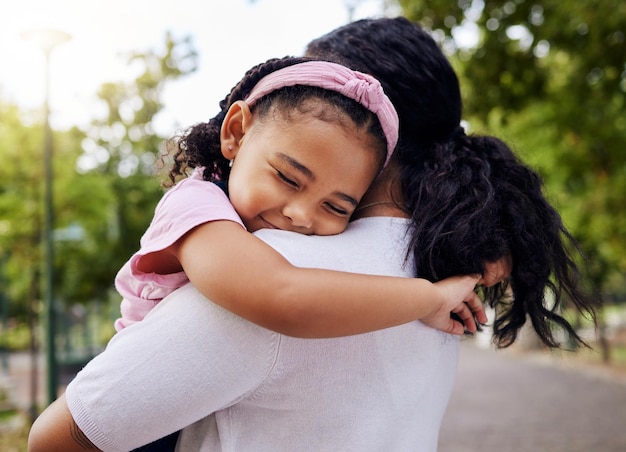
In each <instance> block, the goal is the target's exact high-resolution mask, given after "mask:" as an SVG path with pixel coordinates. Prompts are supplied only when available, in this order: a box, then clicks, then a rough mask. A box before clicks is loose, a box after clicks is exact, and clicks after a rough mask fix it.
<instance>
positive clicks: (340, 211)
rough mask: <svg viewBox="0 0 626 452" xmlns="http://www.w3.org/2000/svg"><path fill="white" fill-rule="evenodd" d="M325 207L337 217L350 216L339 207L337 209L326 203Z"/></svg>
mask: <svg viewBox="0 0 626 452" xmlns="http://www.w3.org/2000/svg"><path fill="white" fill-rule="evenodd" d="M326 206H327V207H328V208H329V209H330V210H331V211H332V212H334V213H336V214H337V215H341V216H348V215H350V213H349V212H348V211H347V210H346V209H342V208H341V207H337V206H335V205H333V204H330V203H326Z"/></svg>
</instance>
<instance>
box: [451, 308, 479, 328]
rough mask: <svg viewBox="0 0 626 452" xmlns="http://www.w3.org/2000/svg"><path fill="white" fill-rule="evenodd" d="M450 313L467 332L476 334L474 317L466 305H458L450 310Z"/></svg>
mask: <svg viewBox="0 0 626 452" xmlns="http://www.w3.org/2000/svg"><path fill="white" fill-rule="evenodd" d="M452 312H453V313H455V314H456V315H457V316H458V317H459V319H460V320H461V322H462V323H463V325H465V328H466V329H467V330H468V331H470V332H472V333H475V332H476V321H475V320H474V315H473V314H472V311H471V310H470V308H469V307H468V305H467V304H466V303H460V304H459V305H457V306H456V307H455V308H454V309H453V310H452Z"/></svg>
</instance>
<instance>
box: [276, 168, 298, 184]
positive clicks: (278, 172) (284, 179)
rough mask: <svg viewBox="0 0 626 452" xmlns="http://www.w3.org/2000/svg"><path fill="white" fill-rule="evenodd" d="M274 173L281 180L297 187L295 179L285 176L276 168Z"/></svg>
mask: <svg viewBox="0 0 626 452" xmlns="http://www.w3.org/2000/svg"><path fill="white" fill-rule="evenodd" d="M276 175H277V176H278V178H279V179H280V180H282V181H283V182H285V183H286V184H288V185H291V186H292V187H294V188H298V183H297V182H296V181H294V180H293V179H289V178H288V177H287V176H285V175H284V174H283V173H281V172H280V171H278V170H276Z"/></svg>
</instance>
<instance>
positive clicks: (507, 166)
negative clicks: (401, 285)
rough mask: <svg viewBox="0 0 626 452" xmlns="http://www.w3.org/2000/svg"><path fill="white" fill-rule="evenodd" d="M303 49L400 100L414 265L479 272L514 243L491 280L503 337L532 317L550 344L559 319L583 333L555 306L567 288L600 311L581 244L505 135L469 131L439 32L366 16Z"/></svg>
mask: <svg viewBox="0 0 626 452" xmlns="http://www.w3.org/2000/svg"><path fill="white" fill-rule="evenodd" d="M306 55H307V56H310V57H315V58H319V59H325V60H330V61H334V62H338V63H341V64H344V65H346V66H349V67H351V68H352V69H355V70H359V71H362V72H366V73H369V74H371V75H373V76H374V77H376V78H377V79H378V80H379V81H380V82H381V84H382V86H383V88H384V90H385V92H386V93H387V95H388V96H389V98H390V99H391V101H392V103H393V104H394V106H395V107H396V110H397V111H398V115H399V117H400V140H399V144H398V146H397V147H396V150H395V152H394V159H395V160H396V162H397V165H396V167H398V168H399V176H398V177H399V184H400V187H401V189H402V190H401V192H402V197H403V199H402V200H401V202H402V205H403V208H404V209H405V211H406V212H407V213H408V214H409V215H410V218H411V228H410V230H409V234H410V244H411V246H410V249H409V250H408V255H410V256H412V257H413V258H414V260H415V264H416V276H419V277H423V278H427V279H430V280H432V281H436V280H440V279H442V278H445V277H447V276H451V275H457V274H469V273H482V272H483V270H484V265H485V262H486V261H496V260H497V259H499V258H500V257H503V256H505V255H507V254H510V255H511V257H512V261H513V269H512V274H511V277H510V279H509V281H508V282H505V283H501V284H498V285H496V286H494V287H491V288H484V289H483V295H484V297H485V300H486V302H487V303H489V304H490V305H491V306H493V307H495V308H496V318H495V320H494V325H493V333H494V336H493V339H494V342H495V343H496V345H497V346H499V347H507V346H509V345H511V344H512V343H513V342H514V341H515V340H516V338H517V335H518V333H519V330H520V329H521V328H522V326H523V325H524V324H525V322H526V320H527V319H530V321H531V323H532V326H533V327H534V330H535V331H536V332H537V334H538V336H539V338H540V339H541V341H542V342H543V343H544V344H545V345H547V346H548V347H558V346H559V345H560V344H559V341H558V340H557V336H556V335H555V332H554V331H553V327H554V326H556V327H560V328H562V329H564V330H566V331H567V333H569V335H570V337H571V338H572V339H573V340H574V341H575V342H577V343H579V344H584V342H583V341H582V339H581V338H580V337H579V336H578V335H577V334H576V332H575V331H574V329H573V328H572V327H571V325H570V324H569V323H568V322H567V321H566V319H565V318H563V317H562V316H561V315H560V314H559V312H558V311H559V309H560V306H561V304H562V301H563V296H564V295H566V296H567V297H568V298H569V299H570V300H571V301H572V302H573V304H574V306H575V307H576V308H577V309H578V310H579V311H581V312H583V313H585V314H588V315H589V316H590V317H591V318H593V319H594V320H595V313H594V309H593V305H592V303H590V301H589V300H587V299H586V298H585V296H584V295H583V293H582V292H581V291H580V289H579V288H578V269H577V266H576V264H575V262H574V259H573V256H572V255H571V253H572V252H580V250H579V248H578V245H577V244H576V242H575V241H574V239H573V238H572V236H571V234H570V233H569V232H568V231H567V229H566V228H565V227H564V225H563V223H562V221H561V218H560V216H559V214H558V213H557V211H556V210H555V209H554V208H553V207H552V206H551V205H550V204H549V203H548V201H547V200H546V198H545V197H544V195H543V193H542V184H541V180H540V178H539V176H538V175H537V174H536V173H535V172H534V171H532V170H531V169H530V168H528V167H527V166H525V165H524V164H523V163H522V162H521V161H520V160H519V159H518V158H517V157H516V156H515V154H514V153H513V152H512V151H511V150H510V149H509V147H508V146H507V145H506V144H505V143H503V142H502V141H500V140H498V139H496V138H493V137H487V136H466V135H465V134H464V132H463V129H462V128H461V127H460V125H459V124H460V121H461V110H462V108H461V107H462V105H461V95H460V88H459V82H458V78H457V77H456V74H455V73H454V70H453V68H452V66H451V65H450V63H449V62H448V60H447V58H446V57H445V56H444V55H443V53H442V52H441V50H440V49H439V47H438V46H437V44H436V42H435V41H434V40H433V38H432V37H431V36H430V35H429V34H428V33H427V32H425V31H424V30H422V29H421V28H420V27H419V26H418V25H417V24H414V23H412V22H410V21H409V20H407V19H405V18H402V17H398V18H395V19H366V20H360V21H356V22H352V23H350V24H348V25H345V26H343V27H340V28H338V29H336V30H333V31H331V32H330V33H328V34H326V35H324V36H322V37H320V38H318V39H316V40H314V41H312V42H311V43H310V44H309V45H308V47H307V50H306ZM550 293H551V294H552V295H553V299H551V298H550V296H549V295H550Z"/></svg>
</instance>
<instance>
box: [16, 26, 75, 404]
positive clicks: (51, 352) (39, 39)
mask: <svg viewBox="0 0 626 452" xmlns="http://www.w3.org/2000/svg"><path fill="white" fill-rule="evenodd" d="M22 38H23V39H25V40H26V41H29V42H32V43H33V44H35V45H36V46H37V47H38V48H39V50H41V51H42V52H43V55H44V59H45V68H44V71H45V73H44V79H45V93H44V149H43V152H44V159H43V160H44V211H45V223H44V232H43V237H42V238H43V243H44V247H45V253H44V254H45V261H44V275H45V276H44V277H45V297H46V298H45V302H46V311H45V312H46V343H47V347H46V368H47V381H48V385H47V390H48V403H52V402H53V401H54V400H56V398H57V388H58V373H57V360H56V350H55V338H56V325H55V317H56V315H55V310H54V309H55V307H54V242H53V229H54V206H53V203H52V186H53V171H52V130H51V129H50V105H49V98H50V55H51V54H52V50H54V48H55V47H56V46H58V45H60V44H63V43H64V42H67V41H69V40H70V39H71V37H70V35H68V34H67V33H64V32H62V31H58V30H45V29H41V30H31V31H26V32H24V33H22Z"/></svg>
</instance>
